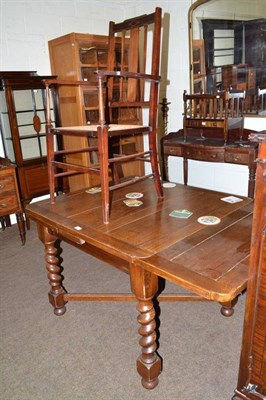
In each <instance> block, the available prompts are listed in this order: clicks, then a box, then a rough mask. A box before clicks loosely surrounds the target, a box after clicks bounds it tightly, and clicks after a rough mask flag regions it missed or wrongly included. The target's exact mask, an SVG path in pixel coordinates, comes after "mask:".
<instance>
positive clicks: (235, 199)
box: [221, 196, 243, 204]
mask: <svg viewBox="0 0 266 400" xmlns="http://www.w3.org/2000/svg"><path fill="white" fill-rule="evenodd" d="M221 200H223V201H226V202H227V203H232V204H233V203H238V202H239V201H243V199H240V198H239V197H235V196H228V197H223V198H222V199H221Z"/></svg>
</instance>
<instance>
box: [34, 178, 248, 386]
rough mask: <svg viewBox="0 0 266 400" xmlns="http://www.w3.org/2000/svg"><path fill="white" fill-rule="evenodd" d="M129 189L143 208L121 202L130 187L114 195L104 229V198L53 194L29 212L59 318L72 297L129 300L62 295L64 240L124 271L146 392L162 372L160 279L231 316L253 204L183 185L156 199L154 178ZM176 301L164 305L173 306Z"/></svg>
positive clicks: (244, 266) (243, 275)
mask: <svg viewBox="0 0 266 400" xmlns="http://www.w3.org/2000/svg"><path fill="white" fill-rule="evenodd" d="M131 191H132V192H140V193H142V194H143V197H142V198H141V199H140V200H141V201H142V202H143V204H142V205H141V206H140V207H133V208H131V207H127V206H126V205H125V203H124V200H125V198H126V197H125V196H126V194H127V193H128V192H129V190H128V188H120V189H118V190H116V191H114V192H112V202H111V209H112V212H111V217H110V222H109V224H108V225H106V224H104V223H103V220H102V209H101V194H100V193H96V194H89V193H87V192H86V191H80V192H76V193H72V194H68V195H62V196H58V198H57V200H56V202H55V204H51V203H50V200H44V201H42V202H39V203H34V204H31V205H29V206H28V207H27V215H28V217H29V218H31V219H33V220H34V221H36V222H37V225H38V232H39V237H40V239H41V240H42V241H43V243H44V245H45V261H46V267H47V271H48V279H49V283H50V286H51V289H50V292H49V300H50V303H51V304H52V306H53V307H54V312H55V314H56V315H62V314H64V313H65V311H66V303H67V301H71V300H75V301H93V300H99V301H106V300H115V301H131V300H132V295H128V294H126V293H125V294H123V293H117V294H113V295H112V294H108V295H107V296H106V295H105V294H102V293H101V294H99V295H96V294H87V293H67V292H66V288H64V287H63V286H62V280H63V276H62V267H61V265H60V260H61V257H59V255H60V254H61V249H60V241H61V240H63V241H65V242H67V243H70V244H71V245H73V246H75V247H76V248H79V249H81V250H82V251H84V252H86V253H88V254H90V255H92V256H94V257H97V258H98V259H100V260H103V261H104V262H106V263H108V264H110V265H111V266H113V267H116V268H118V269H119V270H121V272H126V273H127V274H129V279H130V283H131V289H132V293H133V294H134V296H135V299H136V301H137V310H138V312H139V316H138V323H139V325H140V328H139V333H140V335H141V339H140V346H141V355H140V357H139V358H138V360H137V369H138V371H139V373H140V375H141V377H142V384H143V386H144V387H146V388H148V389H151V388H153V387H155V386H156V385H157V383H158V375H159V374H160V372H161V361H160V357H159V356H158V354H157V344H156V343H157V341H156V329H155V328H156V322H155V317H156V315H155V309H154V305H153V298H154V297H157V296H158V295H160V296H163V293H162V294H161V291H160V289H159V285H158V280H159V277H161V278H164V279H166V280H168V281H171V282H173V283H175V284H177V285H179V286H181V287H182V288H184V289H187V290H188V291H189V292H190V293H191V294H186V295H181V296H180V295H179V296H180V300H181V301H184V300H185V301H187V300H192V301H195V300H196V299H197V296H199V297H198V300H201V301H202V300H208V301H216V302H218V303H221V304H222V306H223V308H222V312H223V314H224V315H226V316H229V315H231V314H232V307H233V305H234V304H235V302H236V300H237V296H238V295H239V294H240V293H241V292H242V291H243V290H245V288H246V283H247V271H248V262H249V250H250V237H251V223H252V210H253V201H252V199H250V198H242V201H240V202H238V203H234V204H229V203H227V202H224V201H223V200H221V198H223V197H225V196H226V194H225V193H219V192H214V191H208V190H204V189H198V188H192V187H187V186H183V185H176V187H174V188H171V189H164V198H163V199H158V197H157V194H156V189H155V187H154V184H153V182H152V181H151V180H146V181H142V182H138V183H137V184H135V185H132V186H131V187H130V192H131ZM177 209H188V210H190V211H191V212H192V213H193V214H192V215H191V217H190V218H188V219H178V218H173V217H171V216H169V214H170V213H171V211H173V210H177ZM204 215H213V216H216V217H219V218H220V219H221V222H220V223H219V224H218V225H214V226H206V225H202V224H200V223H199V222H198V221H197V219H198V218H199V217H200V216H204ZM65 272H66V273H67V271H65ZM114 289H115V288H114ZM176 296H177V295H176ZM176 296H175V295H169V296H168V299H167V298H165V299H164V300H169V301H173V300H176V298H177V297H176ZM160 298H161V297H159V298H158V299H160Z"/></svg>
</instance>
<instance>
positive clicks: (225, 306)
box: [220, 297, 238, 317]
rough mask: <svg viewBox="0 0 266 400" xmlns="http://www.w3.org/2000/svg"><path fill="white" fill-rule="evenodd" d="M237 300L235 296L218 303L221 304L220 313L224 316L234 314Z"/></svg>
mask: <svg viewBox="0 0 266 400" xmlns="http://www.w3.org/2000/svg"><path fill="white" fill-rule="evenodd" d="M237 302H238V297H235V298H234V299H233V300H231V301H228V302H226V303H220V304H221V305H222V308H221V314H222V315H223V316H224V317H231V316H232V315H233V314H234V311H235V310H234V306H235V305H236V303H237Z"/></svg>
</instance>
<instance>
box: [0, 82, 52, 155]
mask: <svg viewBox="0 0 266 400" xmlns="http://www.w3.org/2000/svg"><path fill="white" fill-rule="evenodd" d="M12 94H13V105H14V113H15V116H16V129H17V134H16V136H17V137H18V142H19V146H20V151H21V159H22V160H31V159H35V158H40V157H46V155H47V151H46V137H45V124H46V119H45V109H46V105H45V93H44V89H27V90H14V91H13V92H12ZM1 95H2V96H1V132H2V137H3V142H4V149H5V153H6V157H8V158H9V159H10V160H11V161H13V162H14V161H15V156H14V150H13V138H12V135H11V129H10V123H9V117H8V112H7V106H6V103H5V94H4V92H1ZM51 104H52V103H51ZM52 118H53V120H54V115H53V113H52ZM13 135H14V133H13Z"/></svg>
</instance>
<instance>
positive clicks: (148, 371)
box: [130, 265, 162, 389]
mask: <svg viewBox="0 0 266 400" xmlns="http://www.w3.org/2000/svg"><path fill="white" fill-rule="evenodd" d="M130 282H131V289H132V292H133V293H134V294H135V296H136V298H137V300H138V303H137V307H136V308H137V310H138V311H139V315H138V322H139V324H140V328H139V334H140V335H141V338H140V340H139V344H140V346H141V351H142V352H141V355H140V356H139V357H138V359H137V371H138V373H139V374H140V376H141V377H142V380H141V382H142V385H143V386H144V387H145V388H146V389H153V388H155V386H157V385H158V383H159V379H158V376H159V374H160V373H161V370H162V365H161V359H160V357H159V355H158V354H157V351H156V350H157V342H156V322H155V315H156V312H155V309H154V306H153V298H154V296H155V295H156V293H157V291H158V277H157V276H156V275H154V274H152V273H150V272H148V271H145V270H144V269H143V268H141V267H138V266H136V265H132V266H131V267H130Z"/></svg>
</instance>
